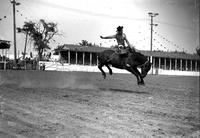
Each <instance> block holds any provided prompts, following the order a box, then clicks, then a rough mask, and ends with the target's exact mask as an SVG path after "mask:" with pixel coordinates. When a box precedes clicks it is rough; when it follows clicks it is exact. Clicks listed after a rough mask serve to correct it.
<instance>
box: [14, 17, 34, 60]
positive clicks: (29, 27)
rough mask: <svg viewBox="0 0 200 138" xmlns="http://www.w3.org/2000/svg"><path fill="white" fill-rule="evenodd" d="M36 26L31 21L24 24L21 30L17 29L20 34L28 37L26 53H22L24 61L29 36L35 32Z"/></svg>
mask: <svg viewBox="0 0 200 138" xmlns="http://www.w3.org/2000/svg"><path fill="white" fill-rule="evenodd" d="M34 26H35V23H33V22H31V21H30V22H24V25H23V27H22V28H20V27H18V28H17V32H18V33H24V34H25V35H26V38H25V46H24V52H22V54H23V59H25V55H26V47H27V40H28V35H30V33H31V32H33V31H34Z"/></svg>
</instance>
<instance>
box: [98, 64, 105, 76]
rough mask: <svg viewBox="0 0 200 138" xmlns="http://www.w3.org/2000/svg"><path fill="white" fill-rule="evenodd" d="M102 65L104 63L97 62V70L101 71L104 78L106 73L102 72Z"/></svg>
mask: <svg viewBox="0 0 200 138" xmlns="http://www.w3.org/2000/svg"><path fill="white" fill-rule="evenodd" d="M103 66H104V64H102V63H99V65H98V68H99V70H100V71H101V73H102V75H103V78H104V79H105V78H106V73H105V72H104V70H103V68H102V67H103Z"/></svg>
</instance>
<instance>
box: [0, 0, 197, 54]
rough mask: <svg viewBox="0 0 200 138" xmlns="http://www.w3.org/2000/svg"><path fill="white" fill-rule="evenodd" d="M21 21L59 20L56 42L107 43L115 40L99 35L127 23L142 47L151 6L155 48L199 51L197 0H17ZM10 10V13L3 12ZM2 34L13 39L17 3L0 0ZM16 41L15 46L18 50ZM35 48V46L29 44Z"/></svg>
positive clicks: (147, 40) (126, 30)
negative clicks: (13, 16)
mask: <svg viewBox="0 0 200 138" xmlns="http://www.w3.org/2000/svg"><path fill="white" fill-rule="evenodd" d="M16 1H17V2H20V3H21V5H20V6H17V7H16V10H18V12H17V13H16V19H17V27H22V26H23V23H24V21H30V20H31V21H38V20H39V19H45V20H46V21H50V22H51V21H53V22H55V23H57V24H58V29H59V30H60V33H62V34H63V36H62V37H56V38H55V40H56V42H55V43H52V44H51V45H52V48H55V47H56V46H57V45H58V44H69V43H70V44H78V43H79V42H81V40H88V41H89V42H92V43H96V44H100V43H101V44H102V46H104V47H109V46H110V45H114V44H116V42H115V41H114V40H105V39H104V40H102V39H100V37H99V36H100V35H103V36H106V35H113V34H114V33H115V32H116V27H117V26H119V25H122V26H124V33H125V34H126V35H127V37H128V39H129V41H130V43H131V44H132V45H134V46H135V47H136V48H137V49H140V50H149V49H150V25H149V24H150V17H149V16H148V12H158V13H159V16H157V17H155V18H154V21H155V23H157V24H158V26H157V27H154V31H155V32H156V33H154V39H155V40H154V42H153V44H154V47H153V50H165V51H166V50H169V51H174V50H178V51H183V49H184V51H186V52H189V53H195V49H196V47H197V46H198V45H199V2H198V3H197V1H198V0H16ZM195 2H196V3H197V4H196V7H195ZM4 16H6V18H4ZM0 18H2V20H0V30H1V32H0V38H1V39H6V40H10V41H12V42H13V26H12V5H11V3H10V1H9V0H1V1H0ZM23 46H24V35H23V34H17V49H18V50H20V51H22V49H23ZM13 49H14V48H13V46H12V47H11V49H10V51H11V52H12V51H13ZM28 50H32V48H30V46H29V48H28Z"/></svg>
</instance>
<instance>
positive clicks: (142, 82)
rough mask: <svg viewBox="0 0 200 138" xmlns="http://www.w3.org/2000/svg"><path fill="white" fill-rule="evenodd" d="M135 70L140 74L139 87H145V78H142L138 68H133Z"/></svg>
mask: <svg viewBox="0 0 200 138" xmlns="http://www.w3.org/2000/svg"><path fill="white" fill-rule="evenodd" d="M133 70H134V71H135V72H136V73H137V74H138V77H139V82H138V85H145V84H144V80H143V77H142V75H141V73H140V72H139V71H138V69H137V67H133Z"/></svg>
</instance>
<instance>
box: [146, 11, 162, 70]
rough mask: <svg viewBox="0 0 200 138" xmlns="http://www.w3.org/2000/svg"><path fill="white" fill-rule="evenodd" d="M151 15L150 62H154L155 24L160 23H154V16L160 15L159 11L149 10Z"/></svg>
mask: <svg viewBox="0 0 200 138" xmlns="http://www.w3.org/2000/svg"><path fill="white" fill-rule="evenodd" d="M148 14H149V16H150V17H151V23H150V25H151V38H150V62H151V63H152V64H153V57H152V46H153V26H158V24H154V23H153V17H156V16H157V15H159V14H158V13H152V12H149V13H148ZM153 66H154V65H152V69H151V71H152V72H151V74H153Z"/></svg>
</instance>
